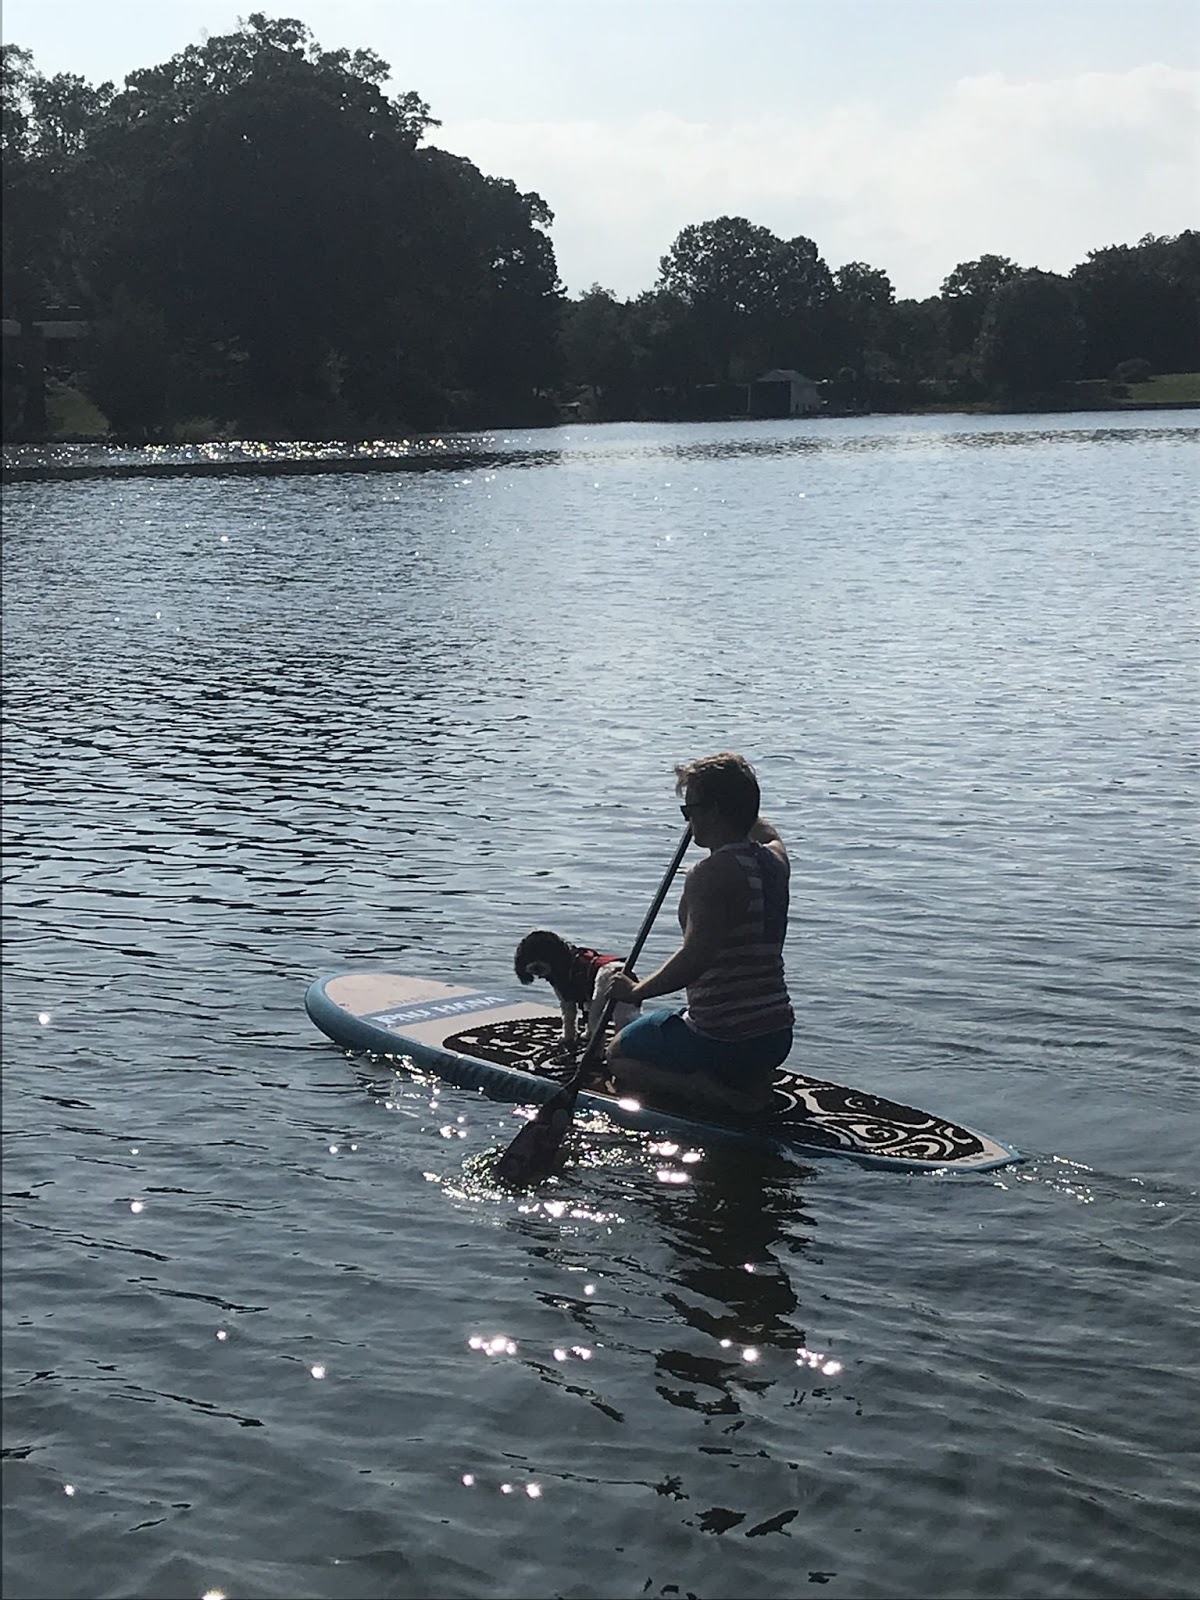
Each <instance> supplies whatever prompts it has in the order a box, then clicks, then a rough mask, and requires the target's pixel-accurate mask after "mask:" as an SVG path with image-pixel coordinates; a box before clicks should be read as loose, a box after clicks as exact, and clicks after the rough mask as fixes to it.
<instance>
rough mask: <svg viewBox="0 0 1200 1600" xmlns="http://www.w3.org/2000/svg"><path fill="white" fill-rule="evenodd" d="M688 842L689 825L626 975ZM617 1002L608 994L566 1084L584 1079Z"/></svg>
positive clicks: (635, 944) (631, 954)
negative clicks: (585, 1071) (577, 1063)
mask: <svg viewBox="0 0 1200 1600" xmlns="http://www.w3.org/2000/svg"><path fill="white" fill-rule="evenodd" d="M691 842H692V825H691V823H690V822H689V823H688V824H687V825H686V826H685V828H684V830H683V835H682V837H681V838H680V840H679V844H678V847H677V848H676V851H675V854H674V855H673V856H672V857H671V865H670V866H669V867H668V868H667V870H666V872H664V873H663V880H662V882H661V883H660V884H659V886H658V892H657V894H656V895H655V896H654V899H653V900H652V901H651V903H650V909H649V911H647V913H646V915H645V918H644V919H643V922H642V925H641V927H640V928H639V929H638V935H637V938H636V939H635V940H634V941H633V949H632V950H631V951H630V952H629V954H628V956H626V958H625V968H624V970H625V971H626V972H629V971H630V970H631V969H632V967H633V966H634V964H635V962H636V961H637V958H638V957H639V956H640V955H641V953H642V946H643V945H644V944H645V943H646V940H647V939H648V938H649V937H650V929H651V928H652V927H653V926H654V919H655V918H656V917H657V916H658V913H659V912H660V911H661V910H662V903H663V901H664V900H665V899H666V898H667V890H668V889H669V888H670V887H671V883H672V881H673V879H674V877H675V874H676V873H677V872H678V871H679V863H680V862H681V861H682V860H683V858H684V856H685V855H686V854H687V851H688V846H689V845H690V844H691ZM616 1003H617V1002H616V1001H615V1000H614V999H613V998H612V996H611V995H610V996H609V998H608V999H607V1000H606V1001H605V1002H604V1006H603V1008H602V1010H601V1012H600V1015H599V1016H598V1017H597V1018H596V1022H595V1025H594V1026H593V1027H592V1028H591V1029H590V1030H589V1032H588V1036H587V1042H586V1044H585V1045H584V1047H583V1054H582V1055H581V1056H580V1058H579V1065H578V1066H577V1067H576V1068H575V1071H574V1072H573V1073H572V1075H571V1078H570V1079H569V1080H568V1082H569V1083H572V1084H573V1083H577V1082H578V1081H579V1080H580V1079H581V1078H582V1077H583V1073H584V1070H585V1068H586V1067H587V1066H588V1065H589V1064H590V1062H591V1059H592V1056H593V1055H594V1054H595V1050H596V1045H597V1042H598V1041H599V1040H600V1039H601V1038H602V1037H603V1035H604V1030H605V1028H606V1027H607V1026H608V1019H609V1018H610V1017H611V1016H612V1014H613V1009H614V1007H615V1006H616Z"/></svg>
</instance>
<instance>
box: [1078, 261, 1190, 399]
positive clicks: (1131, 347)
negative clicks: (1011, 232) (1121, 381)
mask: <svg viewBox="0 0 1200 1600" xmlns="http://www.w3.org/2000/svg"><path fill="white" fill-rule="evenodd" d="M1071 282H1072V284H1073V285H1074V287H1075V292H1076V294H1077V296H1078V298H1079V307H1080V312H1081V314H1082V316H1083V321H1084V328H1085V334H1086V346H1087V348H1086V354H1085V371H1086V373H1087V375H1088V376H1089V377H1093V378H1104V377H1108V376H1109V375H1110V374H1111V373H1112V371H1113V369H1114V368H1115V367H1116V366H1117V365H1118V364H1119V363H1120V362H1122V361H1131V360H1143V361H1149V363H1150V365H1151V367H1152V368H1153V369H1154V370H1155V371H1157V372H1194V371H1196V370H1197V368H1200V233H1197V232H1196V231H1195V230H1192V229H1189V230H1187V231H1185V232H1184V233H1181V234H1179V235H1178V237H1176V238H1161V237H1156V236H1155V235H1154V234H1146V235H1145V237H1144V238H1142V239H1141V240H1139V242H1138V243H1137V244H1136V245H1109V246H1108V247H1107V248H1105V249H1103V250H1091V251H1089V252H1088V256H1087V259H1086V261H1084V262H1081V263H1080V265H1079V266H1077V267H1076V268H1075V269H1074V271H1073V272H1072V273H1071Z"/></svg>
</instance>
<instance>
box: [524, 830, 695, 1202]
mask: <svg viewBox="0 0 1200 1600" xmlns="http://www.w3.org/2000/svg"><path fill="white" fill-rule="evenodd" d="M691 842H692V829H691V824H690V823H689V824H688V826H687V827H686V828H685V829H684V830H683V838H682V839H680V841H679V847H678V849H677V850H676V851H675V854H674V856H673V857H672V858H671V865H670V866H669V867H668V868H667V870H666V872H665V873H664V875H663V881H662V882H661V883H660V884H659V886H658V893H657V894H656V895H655V896H654V901H653V903H652V904H651V907H650V909H649V911H647V913H646V920H645V921H644V922H643V923H642V925H641V927H640V928H639V929H638V936H637V938H636V939H635V940H634V941H633V949H632V950H631V951H630V952H629V956H628V958H627V960H626V962H625V970H626V971H628V970H629V968H630V967H632V966H633V964H634V962H635V961H636V960H637V958H638V957H639V956H640V955H641V953H642V946H643V945H644V944H645V942H646V939H647V936H648V935H649V933H650V929H651V928H652V927H653V926H654V919H655V917H656V916H657V915H658V913H659V911H660V910H661V908H662V903H663V901H664V900H665V899H666V898H667V890H668V889H669V888H670V887H671V879H672V878H673V877H674V876H675V874H676V872H678V870H679V863H680V862H681V861H682V860H683V857H684V854H685V852H686V850H687V847H688V845H690V844H691ZM615 1005H616V1001H615V1000H614V999H613V998H612V996H611V995H610V996H609V998H608V999H607V1000H606V1001H605V1003H604V1006H603V1008H602V1009H601V1012H600V1015H599V1016H598V1017H597V1018H596V1025H595V1027H593V1028H591V1029H590V1030H589V1032H588V1037H587V1043H586V1044H585V1045H584V1047H583V1054H582V1055H581V1056H580V1058H579V1062H578V1064H577V1066H576V1068H575V1070H574V1072H573V1073H572V1074H571V1076H570V1077H569V1078H568V1079H567V1081H566V1082H565V1083H564V1084H563V1085H562V1086H561V1087H560V1088H558V1089H556V1090H555V1092H554V1093H553V1094H552V1095H551V1096H550V1098H549V1100H546V1101H544V1102H543V1103H542V1105H541V1107H540V1108H539V1110H538V1113H537V1115H536V1116H535V1117H531V1118H530V1120H529V1121H528V1122H527V1123H525V1125H524V1127H523V1128H522V1129H521V1130H520V1132H519V1133H518V1134H517V1136H516V1138H515V1139H514V1140H513V1141H512V1143H511V1144H510V1145H509V1147H508V1149H507V1150H506V1151H505V1152H504V1154H503V1155H502V1156H501V1157H500V1159H499V1161H498V1162H497V1163H496V1177H497V1178H498V1179H499V1180H500V1182H501V1183H507V1184H510V1185H511V1186H512V1187H514V1188H520V1187H521V1186H523V1185H525V1184H529V1183H532V1182H535V1181H536V1180H537V1179H538V1178H542V1177H546V1176H548V1175H549V1173H550V1172H552V1171H553V1169H554V1163H555V1161H556V1160H557V1158H558V1152H559V1150H560V1149H561V1147H562V1142H563V1140H564V1139H565V1138H566V1136H567V1133H568V1131H569V1129H570V1126H571V1119H572V1117H573V1116H574V1115H575V1102H576V1100H577V1098H578V1095H579V1089H580V1085H581V1084H582V1083H583V1079H584V1076H585V1074H586V1072H587V1069H588V1067H589V1066H590V1065H591V1062H592V1058H593V1057H594V1056H595V1055H596V1054H597V1053H598V1051H599V1048H600V1041H601V1039H602V1038H603V1037H604V1029H605V1027H606V1026H607V1024H608V1019H609V1017H610V1016H611V1015H612V1011H613V1007H614V1006H615Z"/></svg>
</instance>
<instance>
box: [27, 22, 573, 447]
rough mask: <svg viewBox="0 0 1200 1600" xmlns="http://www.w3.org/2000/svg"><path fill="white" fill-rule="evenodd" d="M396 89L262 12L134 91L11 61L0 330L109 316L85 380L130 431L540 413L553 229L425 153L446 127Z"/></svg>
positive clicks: (363, 63)
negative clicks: (68, 316) (189, 423)
mask: <svg viewBox="0 0 1200 1600" xmlns="http://www.w3.org/2000/svg"><path fill="white" fill-rule="evenodd" d="M389 70H390V69H389V68H388V66H387V64H386V63H385V62H383V61H380V60H379V59H378V58H377V57H376V56H374V55H372V54H371V53H370V52H367V51H359V52H357V53H355V54H354V55H350V54H349V53H348V52H346V51H344V50H343V51H333V52H330V51H324V50H322V49H320V47H319V46H318V45H317V44H316V43H315V42H314V41H313V40H312V38H311V35H310V34H309V32H308V30H307V29H306V28H305V27H304V26H303V25H302V24H300V23H299V22H295V21H293V20H290V19H279V20H268V19H267V18H266V17H264V16H262V15H261V14H256V15H254V16H252V17H250V18H249V20H248V21H247V22H245V23H244V24H243V25H242V26H241V28H240V29H239V31H238V32H236V33H234V34H230V35H228V36H226V37H223V38H213V39H209V40H208V41H207V42H206V43H205V44H203V45H196V46H190V47H189V48H188V49H186V50H185V51H183V52H182V54H180V55H178V56H176V57H174V58H173V59H172V60H170V61H168V62H166V63H165V64H164V65H162V66H158V67H154V68H150V69H149V70H147V71H144V72H136V73H133V74H131V76H130V77H129V78H128V79H127V80H126V84H125V87H124V89H123V90H122V91H121V92H120V93H114V92H113V88H112V85H111V84H105V85H103V86H102V87H101V88H100V89H97V90H90V89H88V88H87V86H86V85H84V84H83V83H82V82H81V80H78V79H73V78H65V77H58V78H54V79H49V80H47V79H43V78H41V77H39V76H38V75H37V74H36V73H35V72H34V70H33V67H32V63H31V61H30V59H29V56H28V54H27V53H25V52H22V51H20V50H19V49H17V48H16V47H14V46H5V48H4V78H5V95H4V107H5V111H4V125H3V157H4V234H3V248H4V311H5V315H6V316H10V317H17V318H22V319H23V318H28V317H30V316H32V315H35V314H38V313H40V312H41V311H42V310H43V308H44V307H45V306H46V305H48V304H57V305H64V304H69V305H78V306H81V307H82V308H83V309H84V312H85V314H87V315H91V316H92V317H94V318H96V319H97V320H98V322H99V325H100V327H99V333H100V337H99V338H98V340H97V343H96V349H95V351H94V359H93V364H92V366H93V370H90V371H89V372H87V373H86V374H85V375H84V377H85V383H86V384H87V386H88V387H89V388H92V389H94V390H95V392H96V398H97V399H98V400H99V401H100V403H101V405H102V407H103V409H104V410H105V411H106V412H107V413H108V415H109V416H110V418H112V419H113V421H114V423H115V424H116V425H117V426H120V427H122V428H126V429H128V428H136V427H137V426H139V425H141V426H146V425H152V424H157V423H161V422H162V421H163V420H164V419H165V418H169V417H171V416H172V415H175V416H179V415H188V414H200V413H202V414H207V415H212V416H216V417H220V418H230V419H233V418H236V419H238V421H239V423H240V425H241V426H242V428H243V429H245V430H246V431H256V430H262V429H283V430H286V431H290V432H296V431H300V432H303V431H326V432H327V431H329V430H330V429H333V430H335V431H346V430H355V431H362V430H364V429H365V430H371V429H375V428H380V429H382V428H394V427H396V426H403V425H405V424H409V423H412V422H414V421H416V422H419V423H424V424H426V425H437V424H439V423H441V422H443V421H444V420H448V419H454V420H458V421H464V420H474V419H475V417H477V416H479V417H482V416H484V415H486V414H487V413H489V412H496V411H499V412H503V413H506V414H507V415H509V416H510V417H511V418H513V419H514V420H520V419H521V418H526V419H531V420H532V419H533V418H535V417H537V416H538V415H545V414H548V409H549V408H548V402H547V401H546V399H545V398H544V396H543V397H542V398H541V400H540V402H539V397H538V394H537V391H538V390H539V389H543V390H544V388H545V386H546V384H547V383H548V381H550V380H551V379H552V377H553V375H554V373H555V371H556V363H557V333H558V310H559V302H560V298H561V296H560V293H559V285H558V279H557V273H556V270H555V264H554V252H553V248H552V246H551V244H550V241H549V238H548V237H547V235H546V232H545V229H546V228H547V226H548V225H549V223H550V221H551V214H550V211H549V209H548V207H547V206H546V205H545V203H544V201H542V200H541V198H540V197H539V196H538V195H535V194H521V193H520V192H519V191H518V190H517V189H516V187H515V186H514V185H513V184H512V183H510V182H508V181H507V180H505V179H498V178H490V177H485V176H484V175H483V174H482V173H481V172H479V171H478V170H477V169H476V168H475V167H474V166H472V165H471V163H470V162H469V161H464V160H462V159H461V158H459V157H456V156H451V155H448V154H446V152H444V151H441V150H437V149H433V148H426V147H423V146H422V143H421V141H422V138H423V136H424V134H425V133H426V131H427V130H428V129H429V128H430V127H433V126H436V124H435V123H434V122H433V119H432V118H431V116H430V114H429V108H428V107H427V106H426V105H425V104H424V102H423V101H421V100H420V98H419V97H418V96H417V95H416V94H411V93H410V94H406V95H403V96H401V97H400V98H399V99H396V100H388V99H387V98H386V97H385V96H384V94H383V92H382V90H381V89H380V87H379V85H380V83H381V82H382V81H383V80H384V79H385V78H386V77H387V75H388V72H389ZM539 406H540V409H539Z"/></svg>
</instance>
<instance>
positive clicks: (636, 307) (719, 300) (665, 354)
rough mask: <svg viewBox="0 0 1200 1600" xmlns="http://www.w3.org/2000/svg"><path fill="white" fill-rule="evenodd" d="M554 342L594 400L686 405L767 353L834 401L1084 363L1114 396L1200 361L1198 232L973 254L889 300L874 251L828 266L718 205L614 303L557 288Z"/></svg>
mask: <svg viewBox="0 0 1200 1600" xmlns="http://www.w3.org/2000/svg"><path fill="white" fill-rule="evenodd" d="M560 343H561V350H562V356H563V362H564V368H565V376H566V378H567V380H568V381H569V382H571V383H574V384H576V385H586V386H588V391H589V394H591V395H592V396H594V401H593V404H594V407H595V410H596V414H597V415H600V416H613V417H618V416H621V417H623V416H629V415H631V414H636V412H635V408H636V407H637V406H638V404H639V402H643V403H644V399H645V397H646V396H647V395H648V394H649V395H653V394H655V393H659V394H663V393H666V394H676V395H679V396H683V395H686V394H690V396H691V405H692V410H693V412H695V413H696V414H699V413H700V412H701V411H702V410H703V407H704V402H705V397H706V396H707V395H710V394H711V395H712V397H713V400H714V402H715V403H717V404H719V403H720V400H721V399H722V398H725V399H728V398H732V394H731V392H730V391H731V386H734V385H736V384H739V383H745V382H747V381H749V380H750V379H752V378H754V377H755V376H757V375H759V374H761V373H762V372H764V371H765V370H768V369H771V368H792V369H799V370H800V371H801V372H803V373H804V374H805V375H806V376H808V377H810V378H816V379H822V380H825V383H826V390H825V400H826V403H827V404H831V405H833V406H834V407H835V408H840V409H844V410H855V409H889V408H891V409H910V408H913V407H917V406H921V405H936V404H939V403H943V404H951V403H960V404H961V403H972V402H981V401H992V402H995V403H998V404H1021V403H1025V404H1029V403H1033V404H1040V405H1054V404H1056V403H1057V404H1062V403H1075V402H1077V401H1078V400H1079V399H1080V395H1079V389H1078V384H1079V380H1088V379H1092V380H1107V382H1106V383H1105V385H1104V389H1105V393H1106V395H1112V396H1119V395H1120V393H1121V391H1122V388H1123V387H1124V386H1126V385H1128V384H1129V383H1132V382H1137V381H1139V380H1141V379H1144V378H1147V377H1149V376H1150V375H1151V374H1153V373H1163V372H1195V371H1197V370H1198V369H1200V233H1198V232H1195V231H1188V232H1185V233H1182V234H1180V235H1178V237H1175V238H1155V237H1154V236H1152V235H1147V236H1146V237H1145V238H1143V239H1142V240H1141V241H1140V243H1138V244H1136V245H1131V246H1130V245H1114V246H1111V247H1109V248H1107V249H1101V250H1093V251H1092V252H1090V254H1089V255H1088V257H1087V260H1086V261H1084V262H1082V263H1081V264H1080V265H1078V266H1077V267H1075V268H1074V270H1073V271H1072V272H1071V273H1069V274H1068V275H1066V276H1061V275H1058V274H1055V273H1050V272H1040V271H1037V270H1025V269H1023V268H1021V267H1020V266H1018V265H1017V263H1016V262H1014V261H1010V260H1009V259H1008V258H1007V257H1005V256H998V255H985V256H981V257H980V258H979V260H977V261H965V262H961V263H960V264H959V265H958V266H956V267H955V268H954V270H953V272H951V273H950V275H949V276H948V277H947V278H946V279H945V281H944V282H943V283H942V286H941V289H940V291H939V293H938V294H936V295H931V296H930V297H928V298H927V299H924V300H912V299H907V300H898V299H897V298H896V294H895V290H894V288H893V286H892V283H891V280H890V279H889V277H888V275H887V273H886V272H884V271H883V270H881V269H880V268H878V267H872V266H870V265H868V264H867V263H866V262H862V261H851V262H848V263H847V264H846V265H845V266H842V267H838V268H837V269H835V270H832V271H831V270H830V268H829V267H828V266H827V265H826V263H825V261H824V260H823V259H822V257H821V255H820V253H819V251H818V249H817V246H816V244H814V242H813V241H812V240H811V239H805V238H796V239H779V238H777V237H776V236H775V235H774V234H773V233H771V232H770V230H769V229H767V228H763V227H759V226H756V225H755V224H754V223H752V222H749V221H747V220H746V219H745V218H744V217H719V218H717V219H716V220H715V221H712V222H705V223H701V224H699V225H697V226H694V227H689V228H685V229H684V230H683V232H682V233H681V234H680V235H679V237H678V238H677V239H676V240H675V242H674V244H673V245H672V246H671V248H670V250H669V251H668V252H667V254H666V255H665V256H664V257H663V258H662V262H661V264H660V274H659V281H658V284H657V286H656V287H655V288H654V289H653V290H651V291H649V292H647V293H645V294H642V295H639V296H638V297H637V298H636V299H634V300H630V301H624V302H622V301H619V300H617V299H616V298H615V297H614V296H613V295H612V294H610V293H609V292H608V291H606V290H605V289H603V288H601V287H600V286H599V285H594V286H593V287H592V288H591V289H590V290H589V291H588V292H587V293H586V294H584V295H582V296H581V297H580V298H579V299H578V300H576V301H574V302H571V303H570V304H568V305H567V306H566V307H565V308H564V312H563V321H562V335H561V341H560Z"/></svg>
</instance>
